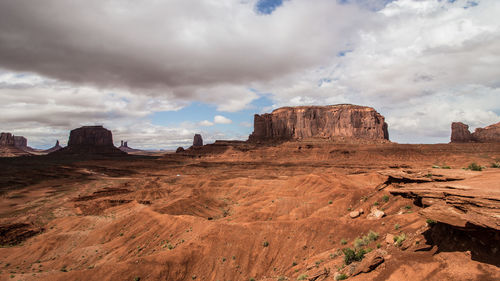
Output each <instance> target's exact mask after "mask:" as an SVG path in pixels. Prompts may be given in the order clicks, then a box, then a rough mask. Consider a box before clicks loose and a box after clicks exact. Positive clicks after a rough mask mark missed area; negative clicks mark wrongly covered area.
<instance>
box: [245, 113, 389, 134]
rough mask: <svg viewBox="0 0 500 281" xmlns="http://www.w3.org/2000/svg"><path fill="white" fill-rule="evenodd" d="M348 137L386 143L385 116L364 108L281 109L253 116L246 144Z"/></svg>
mask: <svg viewBox="0 0 500 281" xmlns="http://www.w3.org/2000/svg"><path fill="white" fill-rule="evenodd" d="M335 137H347V138H358V139H369V140H389V133H388V130H387V123H385V119H384V116H382V115H381V114H380V113H378V112H377V111H376V110H375V109H373V108H371V107H367V106H359V105H351V104H339V105H328V106H297V107H282V108H278V109H276V110H274V111H273V112H272V113H266V114H262V115H258V114H256V115H255V116H254V131H253V133H252V134H251V135H250V137H249V141H267V140H300V139H307V138H335Z"/></svg>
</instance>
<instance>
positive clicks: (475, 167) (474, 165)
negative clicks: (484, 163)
mask: <svg viewBox="0 0 500 281" xmlns="http://www.w3.org/2000/svg"><path fill="white" fill-rule="evenodd" d="M467 169H468V170H471V171H482V170H483V167H481V166H480V165H478V164H477V163H475V162H472V163H470V164H469V166H467Z"/></svg>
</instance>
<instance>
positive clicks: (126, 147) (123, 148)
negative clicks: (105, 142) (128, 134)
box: [118, 140, 141, 153]
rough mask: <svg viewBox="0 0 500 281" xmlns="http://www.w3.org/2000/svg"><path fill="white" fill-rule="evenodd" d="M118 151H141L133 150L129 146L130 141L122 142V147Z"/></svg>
mask: <svg viewBox="0 0 500 281" xmlns="http://www.w3.org/2000/svg"><path fill="white" fill-rule="evenodd" d="M118 149H120V150H121V151H123V152H127V153H128V152H136V151H141V150H140V149H135V148H131V147H129V146H128V141H123V140H122V141H121V144H120V147H118Z"/></svg>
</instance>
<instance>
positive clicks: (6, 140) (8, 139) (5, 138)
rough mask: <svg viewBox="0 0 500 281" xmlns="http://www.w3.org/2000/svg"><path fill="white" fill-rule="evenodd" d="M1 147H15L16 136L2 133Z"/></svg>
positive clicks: (0, 136) (0, 135)
mask: <svg viewBox="0 0 500 281" xmlns="http://www.w3.org/2000/svg"><path fill="white" fill-rule="evenodd" d="M0 146H15V140H14V136H13V135H12V134H11V133H1V134H0Z"/></svg>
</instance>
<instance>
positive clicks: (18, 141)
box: [14, 136, 28, 149]
mask: <svg viewBox="0 0 500 281" xmlns="http://www.w3.org/2000/svg"><path fill="white" fill-rule="evenodd" d="M14 145H15V146H16V147H19V148H21V149H24V148H28V140H27V139H26V138H25V137H21V136H14Z"/></svg>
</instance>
